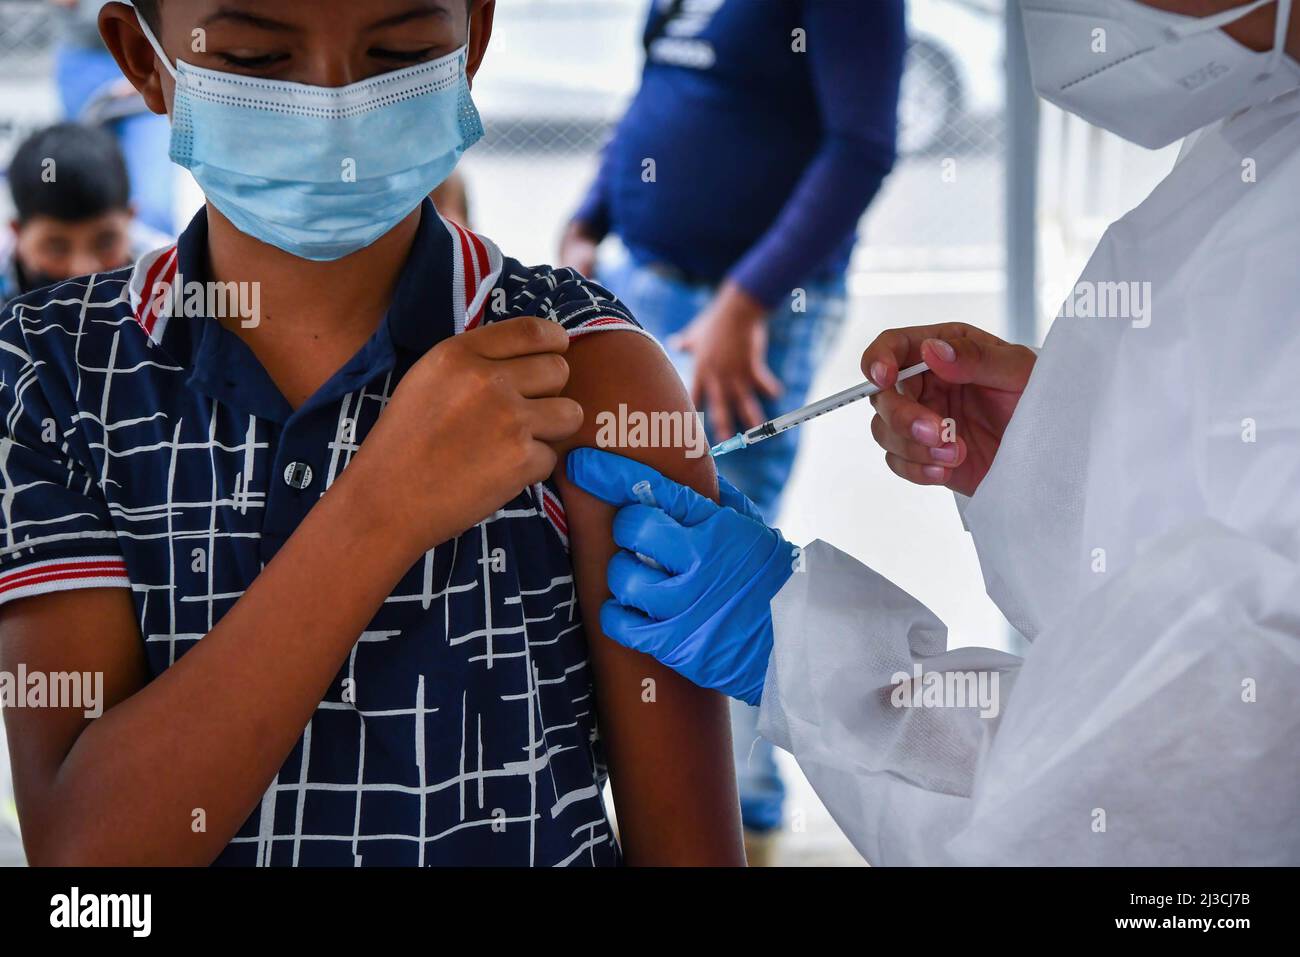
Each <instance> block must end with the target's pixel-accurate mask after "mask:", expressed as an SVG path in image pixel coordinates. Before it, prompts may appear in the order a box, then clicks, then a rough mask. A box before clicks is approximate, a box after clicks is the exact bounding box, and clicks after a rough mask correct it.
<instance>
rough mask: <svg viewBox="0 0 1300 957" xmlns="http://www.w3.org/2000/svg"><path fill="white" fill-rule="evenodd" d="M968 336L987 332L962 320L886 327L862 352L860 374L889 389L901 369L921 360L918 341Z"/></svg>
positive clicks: (954, 338) (951, 339)
mask: <svg viewBox="0 0 1300 957" xmlns="http://www.w3.org/2000/svg"><path fill="white" fill-rule="evenodd" d="M969 335H979V336H986V335H987V333H984V332H981V331H980V330H978V329H976V328H975V327H974V326H968V325H966V324H965V323H964V322H943V323H936V324H932V325H928V326H905V327H903V328H901V329H886V330H885V331H884V332H882V333H881V334H880V335H878V336H876V338H875V339H874V340H872V342H871V345H869V346H867V348H866V351H864V352H863V353H862V374H863V375H865V376H866V377H867V378H868V379H870V380H871V381H872V382H874V383H876V385H878V386H880V387H881V388H885V389H888V388H890V387H892V386H893V385H894V382H895V377H896V376H897V375H898V371H899V370H900V369H906V368H907V367H908V366H914V365H916V364H917V363H918V362H920V361H922V356H921V343H923V342H925V340H927V339H946V340H948V341H949V342H952V341H954V340H956V339H959V338H964V337H966V336H969Z"/></svg>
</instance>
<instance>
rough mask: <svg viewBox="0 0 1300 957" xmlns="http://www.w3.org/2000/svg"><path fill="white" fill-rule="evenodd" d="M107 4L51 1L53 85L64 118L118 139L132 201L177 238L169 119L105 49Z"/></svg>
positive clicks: (158, 228)
mask: <svg viewBox="0 0 1300 957" xmlns="http://www.w3.org/2000/svg"><path fill="white" fill-rule="evenodd" d="M107 2H108V0H49V3H50V4H52V5H53V6H54V7H55V8H56V11H55V12H56V13H57V19H56V24H57V26H58V36H59V42H58V45H57V47H56V48H55V54H54V81H55V85H56V86H57V87H58V91H59V102H60V105H61V106H62V108H63V116H64V118H65V119H67V120H70V121H75V122H80V123H85V124H87V125H93V126H102V127H103V128H104V129H106V130H108V131H109V132H111V133H112V134H113V136H114V137H116V138H117V140H118V142H119V143H120V144H121V147H122V152H123V154H124V155H125V157H126V164H127V168H128V169H129V170H130V171H131V202H132V203H133V204H134V206H135V209H136V213H137V215H138V216H139V218H140V222H142V223H144V224H145V225H146V226H148V227H149V228H150V229H152V230H154V231H155V232H158V233H161V234H163V235H166V236H171V237H174V236H175V235H176V230H177V228H178V225H177V223H176V215H175V212H174V209H173V207H174V206H175V203H176V189H175V178H176V177H175V170H174V169H173V167H172V166H171V164H170V163H168V162H167V141H168V138H169V136H170V131H169V130H168V127H167V118H166V117H163V116H157V115H155V114H154V113H152V112H150V111H149V110H147V109H145V108H144V105H143V104H142V103H141V102H140V99H139V96H138V95H137V94H136V92H135V90H134V89H132V87H131V84H130V83H128V82H127V81H126V79H125V78H124V77H123V76H122V71H121V70H119V69H118V66H117V63H116V62H115V61H114V60H113V56H112V54H110V53H109V52H108V50H106V49H105V48H104V41H103V40H102V39H100V36H99V26H98V23H97V20H98V17H99V11H100V9H101V8H102V7H103V6H104V4H105V3H107Z"/></svg>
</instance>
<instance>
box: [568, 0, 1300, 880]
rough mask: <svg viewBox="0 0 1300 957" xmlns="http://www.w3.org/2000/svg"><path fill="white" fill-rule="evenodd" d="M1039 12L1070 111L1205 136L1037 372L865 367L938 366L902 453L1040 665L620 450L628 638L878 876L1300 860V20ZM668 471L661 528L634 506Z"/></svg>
mask: <svg viewBox="0 0 1300 957" xmlns="http://www.w3.org/2000/svg"><path fill="white" fill-rule="evenodd" d="M1022 6H1023V10H1024V17H1025V25H1026V31H1027V35H1028V41H1029V51H1030V57H1031V64H1032V69H1033V74H1034V81H1035V85H1036V87H1037V88H1038V90H1039V92H1040V93H1041V94H1042V95H1043V96H1044V97H1045V98H1047V99H1048V100H1051V101H1052V102H1054V103H1056V104H1058V105H1060V106H1062V107H1063V108H1065V109H1068V110H1071V111H1072V112H1075V113H1077V114H1079V115H1080V116H1083V117H1085V118H1087V119H1088V120H1090V121H1091V122H1093V123H1096V124H1098V125H1100V126H1103V127H1106V128H1108V129H1110V130H1113V131H1115V132H1117V133H1119V134H1121V135H1123V136H1125V137H1127V138H1129V139H1132V140H1134V141H1136V142H1139V143H1141V144H1143V145H1145V146H1149V147H1158V146H1162V145H1165V144H1168V143H1171V142H1173V141H1175V140H1176V139H1178V138H1179V137H1184V136H1188V135H1189V134H1192V133H1193V132H1197V131H1199V132H1197V135H1196V136H1195V137H1194V140H1189V142H1188V143H1187V144H1185V145H1184V151H1183V155H1182V156H1181V157H1180V160H1179V162H1178V164H1177V165H1176V167H1175V168H1174V170H1173V171H1172V172H1171V173H1170V175H1169V176H1168V178H1167V179H1165V180H1164V182H1162V183H1161V184H1160V185H1159V186H1158V187H1157V188H1156V189H1155V190H1154V191H1153V192H1152V194H1151V195H1150V197H1149V198H1148V199H1147V200H1146V201H1145V202H1144V203H1143V204H1142V205H1141V206H1139V207H1138V208H1136V209H1135V210H1133V211H1132V212H1130V213H1129V214H1128V215H1126V216H1125V217H1124V218H1123V219H1121V220H1119V221H1118V222H1117V223H1115V224H1114V225H1113V226H1111V228H1110V229H1109V230H1108V231H1107V233H1106V235H1105V236H1104V238H1103V239H1102V241H1101V243H1100V245H1099V246H1098V248H1097V250H1096V252H1095V254H1094V255H1093V257H1092V259H1091V261H1090V262H1089V264H1088V266H1087V268H1086V270H1085V272H1084V274H1083V276H1082V277H1081V279H1080V281H1079V283H1078V284H1077V285H1076V287H1075V290H1074V293H1073V298H1072V302H1071V303H1070V304H1069V308H1067V309H1064V310H1063V311H1062V314H1061V315H1060V316H1059V317H1058V318H1057V320H1056V322H1055V323H1054V325H1053V327H1052V330H1051V332H1050V334H1049V335H1048V337H1047V340H1046V342H1045V344H1044V346H1043V348H1042V351H1041V353H1040V354H1039V355H1037V356H1036V357H1035V355H1034V354H1033V353H1032V352H1030V351H1029V350H1026V349H1023V348H1020V347H1017V346H1012V345H1009V344H1007V343H1003V342H1002V341H1001V340H998V339H996V338H995V337H993V336H990V335H988V334H986V333H981V332H979V331H978V330H975V329H972V328H970V327H966V326H963V325H960V324H951V325H945V326H936V327H926V328H920V329H902V330H897V331H893V332H888V333H885V334H884V335H882V336H881V337H880V338H878V339H877V340H876V341H875V342H874V343H873V344H872V345H871V346H870V347H869V348H868V349H867V351H866V354H865V355H864V358H863V368H864V371H865V372H866V373H867V374H868V375H870V376H871V377H872V378H873V379H874V380H875V381H877V382H878V384H880V385H882V386H886V387H888V386H892V385H894V380H895V376H896V374H897V371H898V370H899V369H900V368H902V367H905V366H907V365H909V364H911V363H914V362H917V361H921V360H924V361H926V362H928V363H929V365H930V367H931V369H932V372H931V373H930V374H927V375H925V376H924V377H922V378H921V379H919V380H912V381H911V382H908V383H906V384H905V385H904V386H903V388H902V390H901V391H892V390H891V391H886V392H884V393H882V394H881V395H880V396H878V397H877V398H876V399H875V400H874V401H875V403H876V411H877V417H876V419H875V420H874V421H873V423H872V432H873V435H874V437H875V438H876V440H877V441H878V442H879V443H880V444H881V445H882V446H884V448H885V449H886V452H887V460H888V462H889V465H890V467H891V468H893V470H894V471H895V472H897V473H899V474H900V475H902V476H904V477H905V478H908V479H910V480H912V481H916V482H922V483H928V484H942V485H946V486H948V487H950V488H952V489H953V490H954V492H956V493H957V504H958V508H959V510H960V511H961V514H962V517H963V521H964V523H965V525H966V528H967V529H968V530H969V531H970V533H971V535H972V536H973V538H974V542H975V546H976V550H977V552H978V555H979V558H980V563H981V566H982V568H983V571H984V578H985V584H986V586H987V589H988V592H989V594H990V595H991V596H992V598H993V599H994V600H995V601H996V602H997V604H998V605H999V607H1000V608H1001V609H1002V610H1003V612H1004V613H1005V614H1006V616H1007V618H1008V619H1009V620H1010V621H1011V622H1012V623H1013V624H1014V625H1015V626H1016V627H1017V628H1018V629H1019V630H1020V631H1021V632H1022V633H1023V634H1024V635H1025V636H1026V637H1027V638H1029V639H1030V640H1031V642H1032V644H1031V647H1030V650H1029V651H1028V653H1027V654H1026V655H1025V657H1024V658H1023V660H1022V659H1020V658H1017V657H1014V656H1012V655H1007V654H1003V653H1000V652H996V651H992V650H989V649H981V648H963V649H958V650H952V651H948V650H945V649H946V642H947V636H946V630H945V628H944V626H943V624H942V623H941V622H940V621H939V620H938V619H937V618H936V617H935V616H934V615H933V614H932V613H931V612H930V611H929V610H928V609H926V608H925V607H924V606H923V605H921V604H920V603H919V602H917V601H916V600H915V599H913V598H911V597H910V596H909V595H907V594H906V593H904V592H903V591H902V590H900V589H899V588H897V587H896V586H894V585H892V584H891V583H889V582H888V581H886V580H885V579H884V578H882V577H881V576H880V575H878V574H876V573H875V572H874V571H872V570H871V569H869V568H866V567H864V566H863V565H861V564H859V563H858V562H856V561H854V560H853V559H851V558H850V557H848V556H847V555H844V554H843V553H841V552H838V551H836V550H835V549H834V548H832V547H831V546H829V545H827V544H825V543H823V542H816V543H814V544H813V545H811V546H809V547H808V548H806V549H803V550H798V549H792V547H791V546H790V545H789V544H788V543H786V542H785V541H784V540H783V539H782V538H781V536H780V534H779V533H778V532H777V531H775V530H772V529H769V528H768V527H767V526H765V525H763V524H762V523H761V522H760V521H758V520H757V517H756V514H755V513H753V512H752V510H750V509H748V508H747V504H746V502H745V501H744V499H743V497H741V496H739V495H738V494H737V493H735V492H734V490H730V489H727V488H726V487H725V486H724V491H723V496H722V503H723V507H719V506H716V505H714V504H713V503H712V502H709V501H707V500H705V499H703V498H701V497H699V496H697V495H695V494H694V493H693V492H691V491H689V490H687V489H685V488H682V487H680V486H677V485H675V484H674V483H671V482H668V481H666V480H664V479H662V478H660V477H658V476H657V475H655V474H653V473H650V472H648V471H647V470H646V469H645V468H644V467H642V466H638V465H636V464H635V463H632V462H630V461H629V460H627V459H624V458H622V457H619V456H615V455H612V454H610V453H607V452H603V451H599V450H594V449H593V450H583V451H582V452H581V453H580V454H575V455H571V456H570V459H569V469H570V474H571V475H572V477H573V479H574V480H575V481H576V482H577V483H579V484H580V485H582V486H583V487H584V488H587V489H588V490H590V491H591V492H593V493H594V494H596V495H598V496H600V497H602V498H604V499H605V500H607V501H609V502H611V503H614V504H617V505H619V506H621V508H620V511H619V514H618V516H617V519H616V522H615V526H614V532H615V538H616V540H617V541H618V543H619V545H620V546H621V547H623V548H624V549H627V550H628V551H624V552H620V553H619V554H618V555H616V556H615V558H614V559H613V561H612V562H611V565H610V576H609V581H610V587H611V590H612V591H613V594H614V596H615V597H614V599H613V600H612V601H610V602H609V603H607V604H606V605H605V607H604V609H603V610H602V625H603V627H604V630H605V632H606V633H607V634H609V635H610V636H611V637H613V638H615V639H617V640H619V641H621V642H623V643H624V644H626V645H629V646H630V647H633V648H636V649H638V650H641V651H644V652H647V653H649V654H651V655H654V656H655V657H657V658H659V659H660V660H661V661H663V662H665V663H667V664H669V665H671V666H672V667H674V668H676V669H677V670H679V671H680V672H681V673H682V674H685V675H687V676H688V677H690V678H692V679H693V680H695V681H696V682H698V683H700V684H703V685H706V686H710V687H714V688H718V689H720V690H722V691H725V692H727V693H729V694H731V695H733V696H734V697H737V698H740V699H742V700H746V701H749V702H751V703H759V702H761V706H762V715H761V721H760V729H761V730H762V732H763V734H764V735H765V736H767V737H768V738H769V739H770V740H772V741H773V742H774V743H776V744H778V745H779V746H781V747H783V748H785V749H787V750H789V751H790V752H792V753H793V754H794V756H795V757H796V758H797V759H798V761H799V763H800V765H801V767H802V768H803V770H804V772H805V773H806V774H807V776H808V778H809V780H810V781H811V782H812V784H813V786H814V787H815V788H816V789H817V792H818V794H819V795H820V797H821V798H822V799H823V801H824V802H825V803H826V805H827V807H828V808H829V809H830V810H831V812H832V814H833V815H834V816H835V818H836V820H837V821H838V822H839V824H840V825H841V827H842V828H843V829H844V830H845V832H846V833H847V834H848V835H849V837H850V838H851V839H852V841H853V842H854V844H855V846H856V847H857V848H858V850H859V851H861V852H862V854H863V855H864V856H865V857H866V858H867V859H868V860H869V861H871V862H872V863H875V864H947V863H962V864H1000V863H1007V864H1165V865H1171V864H1297V863H1300V387H1298V386H1297V379H1296V375H1297V370H1298V369H1300V91H1298V90H1297V89H1296V88H1297V87H1300V64H1298V63H1297V56H1298V55H1300V22H1298V21H1300V18H1293V17H1292V16H1291V12H1292V2H1291V0H1258V2H1247V3H1240V2H1237V0H1159V3H1155V2H1154V0H1153V3H1152V4H1146V3H1142V2H1138V0H1050V2H1049V0H1025V2H1024V3H1023V4H1022ZM1157 7H1159V9H1157ZM1191 14H1208V15H1205V16H1193V15H1191ZM1143 284H1149V285H1148V286H1145V287H1144V285H1143ZM1144 288H1145V290H1147V292H1146V293H1144V292H1143V290H1144ZM1142 295H1146V299H1145V300H1143V302H1142V304H1141V307H1140V308H1138V306H1137V305H1136V303H1137V302H1138V297H1139V296H1142ZM1085 316H1089V317H1091V318H1085ZM918 383H919V384H918ZM948 427H955V429H956V434H955V439H954V436H952V435H951V434H945V430H946V428H948ZM735 454H738V455H743V454H745V453H744V452H743V451H741V452H737V453H735ZM642 479H648V480H649V481H651V484H652V489H653V493H654V495H655V498H656V501H657V503H658V506H659V508H648V507H646V506H644V505H639V504H633V503H635V501H636V499H635V497H634V496H633V495H632V494H631V492H630V489H631V487H632V485H633V484H634V483H636V482H637V481H639V480H642ZM634 552H639V553H642V554H644V555H647V556H649V557H651V558H653V559H656V560H657V561H658V562H660V563H661V564H662V565H663V566H665V569H666V570H663V571H661V570H657V569H655V568H653V567H651V566H648V565H646V564H644V563H643V562H641V561H639V560H638V559H637V558H635V557H634V555H633V553H634ZM936 560H937V561H942V556H936Z"/></svg>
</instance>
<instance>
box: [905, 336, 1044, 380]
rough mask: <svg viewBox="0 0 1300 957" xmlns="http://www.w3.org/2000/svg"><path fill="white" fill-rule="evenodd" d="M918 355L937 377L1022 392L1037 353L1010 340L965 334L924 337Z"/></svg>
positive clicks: (1032, 369)
mask: <svg viewBox="0 0 1300 957" xmlns="http://www.w3.org/2000/svg"><path fill="white" fill-rule="evenodd" d="M921 358H922V359H924V360H925V362H926V364H927V365H928V366H929V367H930V371H931V372H932V373H933V374H934V375H936V376H937V377H938V378H939V379H940V380H942V381H944V382H948V383H951V384H953V385H978V386H985V387H987V388H990V389H1000V390H1002V391H1004V392H1023V391H1024V388H1025V385H1026V384H1027V383H1028V382H1029V374H1030V373H1031V372H1033V371H1034V362H1035V360H1036V359H1037V356H1035V355H1034V353H1033V351H1032V350H1031V349H1027V348H1025V347H1024V346H1017V345H1013V344H1011V343H1009V342H1001V341H998V342H978V341H976V340H975V339H970V338H967V337H966V336H954V337H953V338H952V339H926V340H925V341H924V342H923V343H921Z"/></svg>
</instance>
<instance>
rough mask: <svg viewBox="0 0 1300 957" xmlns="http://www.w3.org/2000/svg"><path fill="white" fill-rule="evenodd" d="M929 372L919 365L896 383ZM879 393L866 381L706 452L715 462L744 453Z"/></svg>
mask: <svg viewBox="0 0 1300 957" xmlns="http://www.w3.org/2000/svg"><path fill="white" fill-rule="evenodd" d="M929 371H930V367H929V366H928V365H926V364H925V363H924V362H918V363H917V364H916V365H914V366H909V367H908V368H906V369H904V370H903V371H902V372H900V373H899V374H898V381H899V382H902V381H903V380H904V379H910V378H912V376H916V375H920V374H921V373H922V372H929ZM879 391H880V386H878V385H876V384H875V383H874V382H871V381H870V380H868V381H866V382H863V383H862V384H861V385H855V386H854V387H853V388H851V389H845V390H844V391H843V392H836V393H835V394H834V395H831V396H827V397H826V398H824V399H819V400H818V401H816V402H810V403H808V404H807V405H805V406H804V407H803V408H800V409H795V410H794V411H793V412H787V413H786V414H785V415H778V416H777V417H776V418H775V419H769V420H768V421H766V422H764V423H763V424H762V425H756V426H754V427H753V428H752V429H749V430H747V431H745V432H737V433H736V434H735V435H733V436H732V437H731V438H729V439H727V440H726V441H725V442H719V443H718V444H717V445H715V446H714V447H713V448H712V449H710V450H709V451H710V452H712V453H713V457H714V458H717V457H718V456H719V455H726V454H727V453H728V452H734V451H736V449H743V448H744V447H745V446H747V445H753V444H754V443H755V442H762V441H763V440H764V439H770V438H771V437H772V436H774V435H780V434H781V433H782V432H784V431H785V430H786V429H793V428H794V427H795V426H796V425H803V424H804V423H805V422H807V421H808V420H809V419H815V418H817V416H819V415H825V414H826V413H827V412H834V411H835V410H836V409H841V408H843V407H844V406H846V405H849V404H850V403H853V402H857V401H858V400H859V399H865V398H868V397H870V396H873V395H875V394H876V393H877V392H879Z"/></svg>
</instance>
